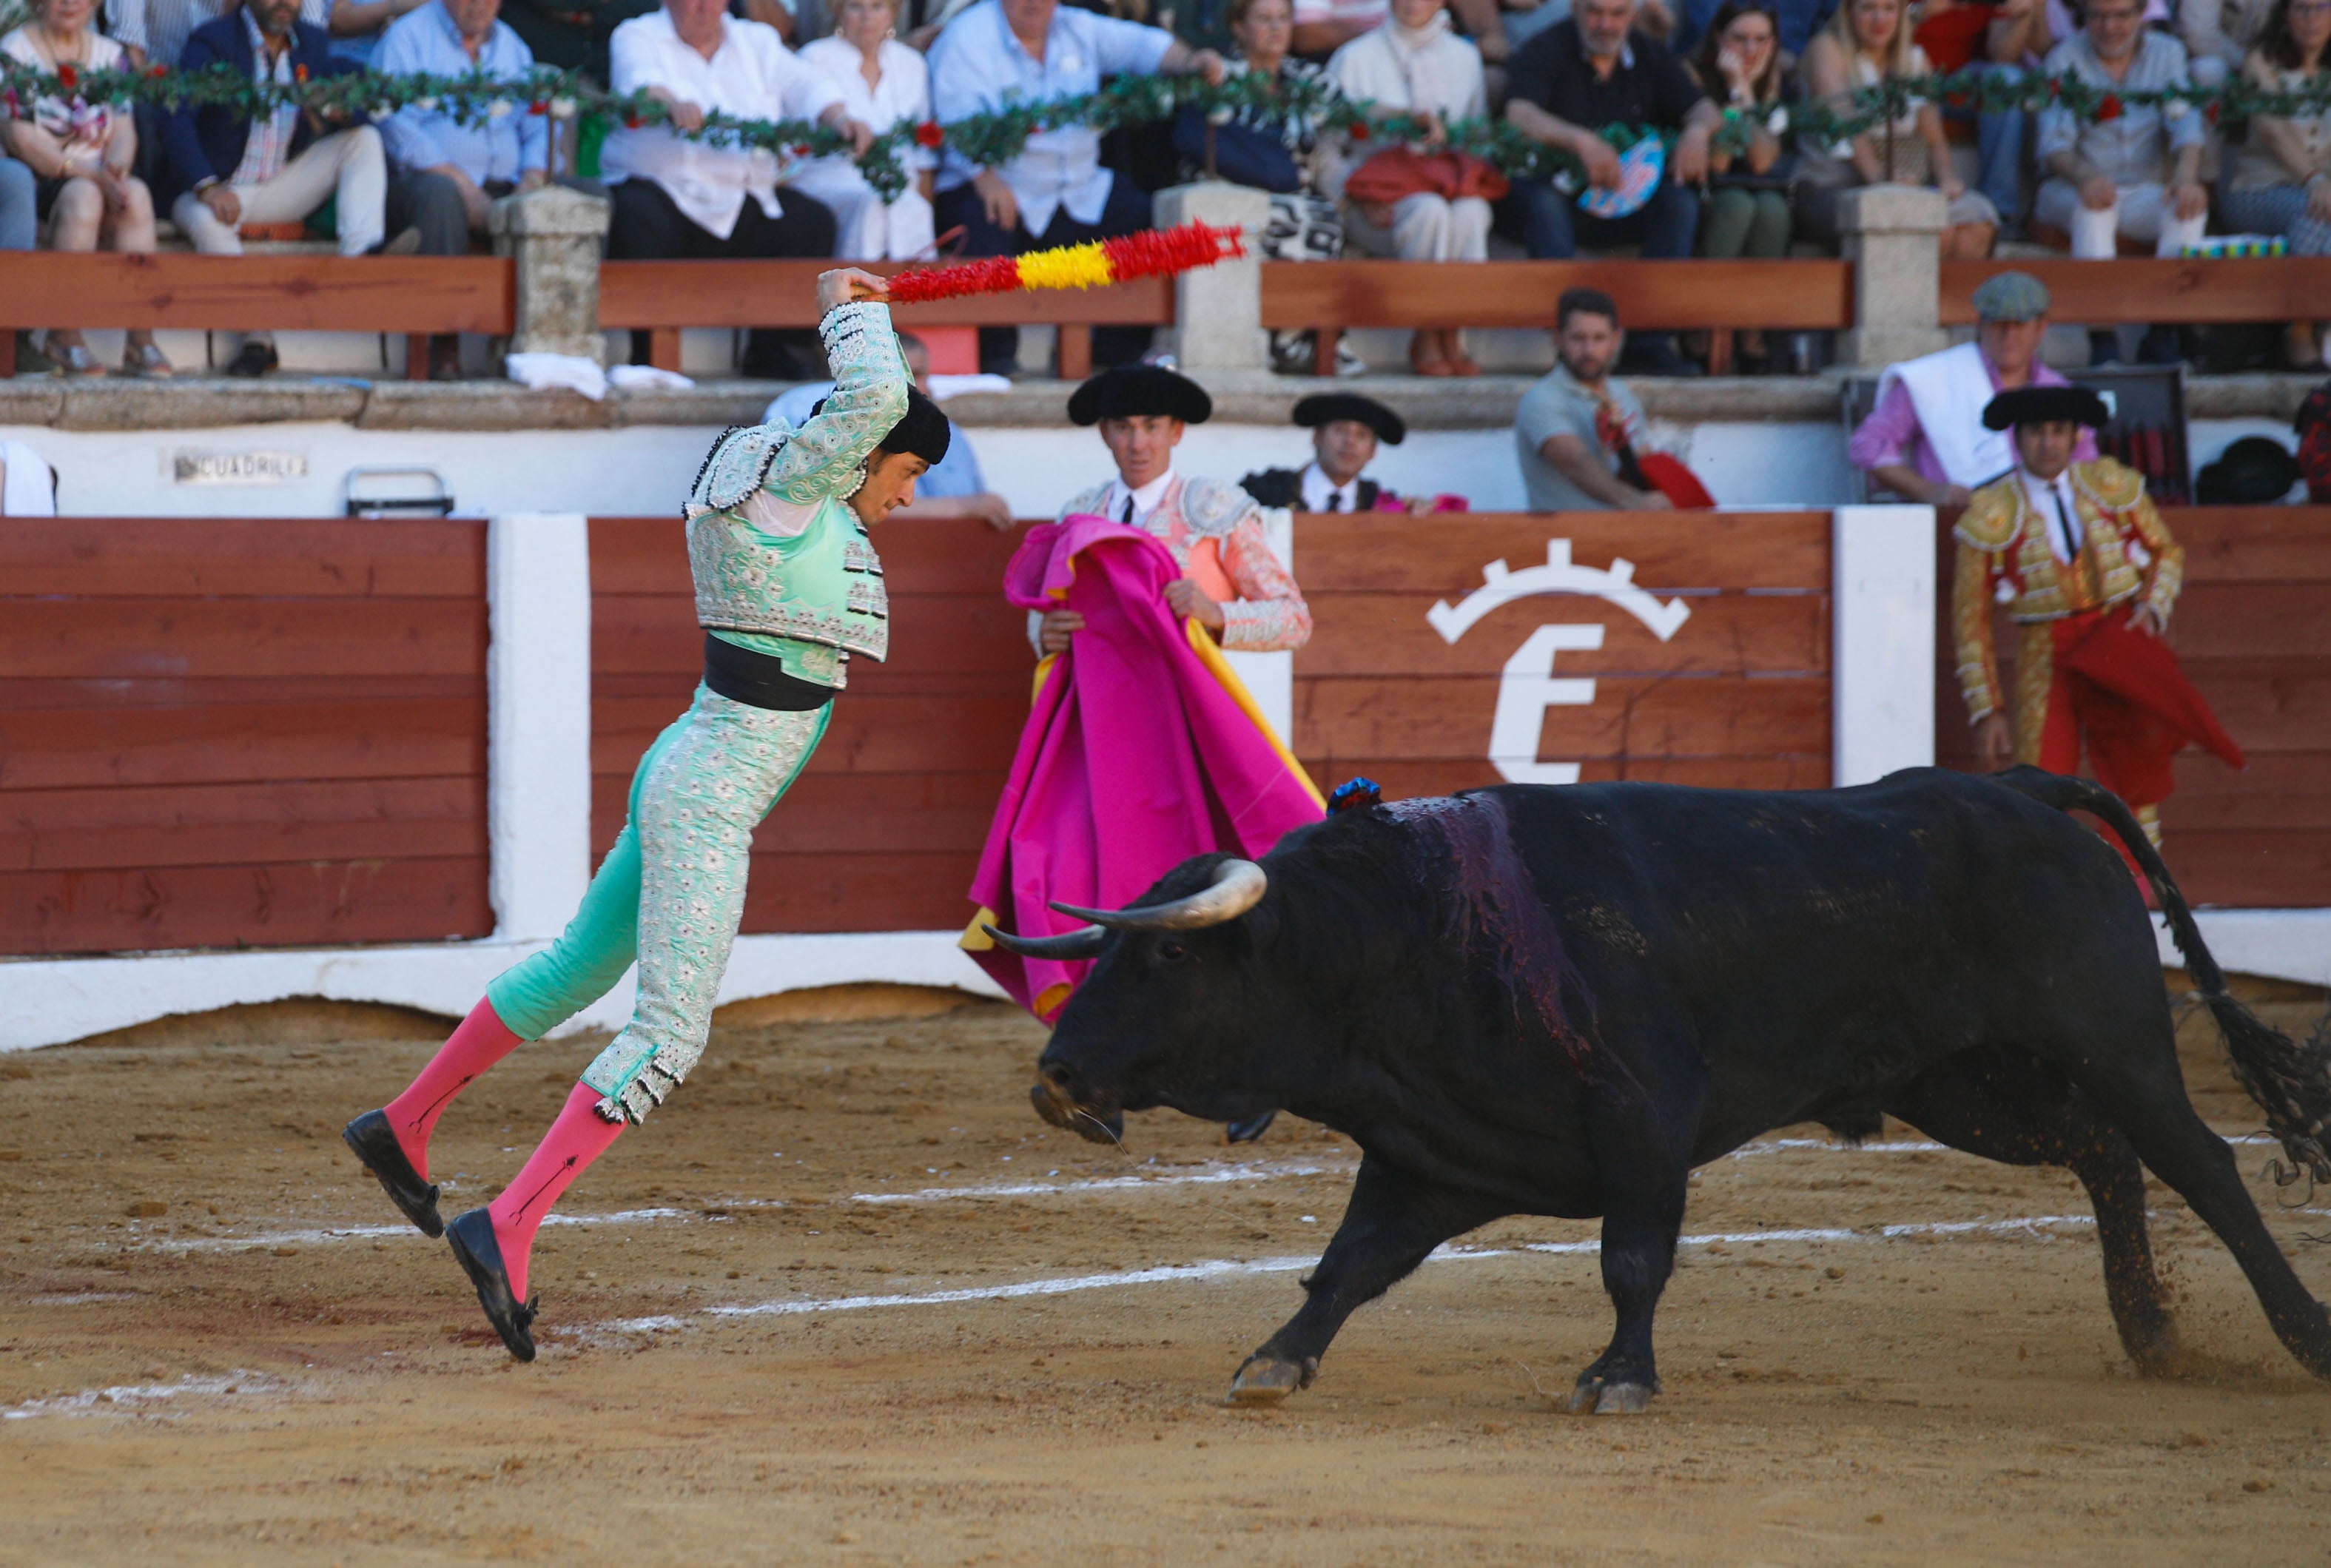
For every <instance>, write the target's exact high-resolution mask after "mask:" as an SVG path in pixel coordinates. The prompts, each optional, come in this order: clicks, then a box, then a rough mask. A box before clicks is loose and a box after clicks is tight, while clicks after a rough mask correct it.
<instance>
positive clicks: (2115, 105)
mask: <svg viewBox="0 0 2331 1568" xmlns="http://www.w3.org/2000/svg"><path fill="white" fill-rule="evenodd" d="M2119 118H2120V100H2119V99H2117V98H2116V97H2114V96H2113V95H2112V94H2111V93H2109V92H2107V93H2106V94H2105V97H2104V101H2103V102H2102V103H2099V104H2098V105H2097V120H2098V123H2099V124H2101V123H2102V122H2104V121H2106V120H2108V119H2119Z"/></svg>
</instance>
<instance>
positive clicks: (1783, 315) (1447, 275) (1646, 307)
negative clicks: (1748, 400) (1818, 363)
mask: <svg viewBox="0 0 2331 1568" xmlns="http://www.w3.org/2000/svg"><path fill="white" fill-rule="evenodd" d="M1565 289H1600V290H1603V292H1604V293H1607V294H1609V295H1610V296H1611V297H1612V299H1614V300H1616V301H1617V302H1618V306H1619V313H1620V315H1621V316H1622V318H1623V319H1624V321H1625V323H1626V325H1627V327H1628V328H1629V329H1630V330H1633V329H1636V328H1642V329H1646V330H1650V331H1659V332H1667V331H1676V330H1679V329H1705V330H1708V331H1712V332H1714V333H1716V334H1717V338H1716V345H1715V352H1716V354H1717V363H1712V364H1710V366H1708V368H1709V369H1710V370H1711V371H1715V372H1717V373H1718V374H1721V372H1722V371H1723V370H1724V369H1727V368H1729V364H1730V357H1731V347H1732V340H1731V336H1730V330H1729V329H1731V328H1776V329H1779V330H1783V331H1801V330H1829V331H1834V330H1836V329H1838V328H1846V327H1851V326H1852V325H1853V268H1852V266H1851V264H1850V263H1847V262H1844V261H1653V262H1649V263H1645V262H1641V261H1471V262H1443V261H1266V262H1264V263H1263V266H1262V324H1263V325H1264V326H1265V327H1267V328H1272V329H1273V330H1276V331H1299V330H1304V329H1316V330H1317V331H1318V335H1319V349H1318V360H1317V362H1316V363H1315V365H1314V366H1313V368H1314V370H1315V371H1316V372H1317V373H1318V374H1320V375H1331V374H1333V372H1334V368H1335V363H1336V341H1337V338H1339V337H1342V335H1343V333H1344V331H1345V330H1346V329H1347V328H1353V327H1401V328H1436V327H1535V328H1552V327H1553V325H1554V311H1555V305H1556V301H1558V300H1559V299H1561V298H1562V293H1563V290H1565Z"/></svg>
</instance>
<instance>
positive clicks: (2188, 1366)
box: [2125, 1323, 2198, 1378]
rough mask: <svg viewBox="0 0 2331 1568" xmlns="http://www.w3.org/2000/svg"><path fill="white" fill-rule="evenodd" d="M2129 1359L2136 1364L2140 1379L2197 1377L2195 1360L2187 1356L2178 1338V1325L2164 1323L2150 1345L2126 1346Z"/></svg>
mask: <svg viewBox="0 0 2331 1568" xmlns="http://www.w3.org/2000/svg"><path fill="white" fill-rule="evenodd" d="M2125 1348H2126V1349H2127V1351H2128V1358H2129V1360H2130V1361H2131V1362H2133V1363H2135V1364H2136V1375H2137V1376H2139V1377H2158V1378H2183V1377H2192V1376H2193V1375H2195V1373H2196V1372H2197V1370H2198V1369H2197V1367H2196V1365H2195V1363H2194V1358H2193V1356H2191V1355H2189V1354H2186V1350H2185V1346H2184V1345H2183V1344H2182V1343H2180V1342H2179V1340H2178V1337H2177V1325H2176V1324H2174V1323H2164V1324H2163V1325H2162V1326H2161V1331H2160V1332H2159V1333H2158V1334H2156V1335H2154V1336H2153V1339H2152V1341H2151V1342H2150V1343H2148V1344H2145V1345H2126V1346H2125Z"/></svg>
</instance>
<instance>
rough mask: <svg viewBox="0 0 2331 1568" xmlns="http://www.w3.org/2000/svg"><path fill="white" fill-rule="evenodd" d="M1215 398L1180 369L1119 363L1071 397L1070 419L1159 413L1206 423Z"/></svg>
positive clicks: (1095, 421)
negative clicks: (1208, 394)
mask: <svg viewBox="0 0 2331 1568" xmlns="http://www.w3.org/2000/svg"><path fill="white" fill-rule="evenodd" d="M1213 413H1214V400H1213V398H1211V397H1209V396H1207V395H1206V389H1205V388H1204V387H1203V386H1200V385H1198V384H1197V383H1196V382H1194V381H1193V380H1191V379H1190V378H1189V377H1188V376H1186V375H1183V374H1181V372H1179V371H1175V370H1168V369H1166V367H1165V366H1162V365H1119V366H1115V367H1113V368H1111V369H1108V370H1104V371H1102V372H1101V373H1100V374H1099V375H1096V376H1094V377H1092V378H1091V379H1090V380H1089V381H1087V382H1086V383H1085V384H1084V385H1081V386H1080V387H1078V388H1077V389H1076V391H1075V392H1073V393H1071V394H1070V396H1069V418H1070V422H1071V423H1077V424H1099V423H1100V422H1101V421H1102V420H1104V419H1139V418H1141V417H1143V416H1144V415H1156V416H1160V417H1163V418H1166V419H1178V420H1180V421H1181V422H1182V423H1185V424H1204V423H1205V422H1206V421H1207V420H1209V419H1211V418H1213Z"/></svg>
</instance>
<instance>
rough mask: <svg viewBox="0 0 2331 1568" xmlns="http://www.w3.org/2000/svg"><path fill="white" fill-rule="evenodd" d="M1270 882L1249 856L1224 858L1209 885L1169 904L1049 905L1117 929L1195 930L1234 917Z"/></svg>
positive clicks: (1254, 901) (1257, 898)
mask: <svg viewBox="0 0 2331 1568" xmlns="http://www.w3.org/2000/svg"><path fill="white" fill-rule="evenodd" d="M1269 888H1270V878H1269V877H1268V876H1267V875H1265V874H1264V871H1263V869H1262V868H1261V866H1258V865H1256V864H1255V863H1254V862H1253V861H1252V860H1224V861H1223V863H1222V866H1221V868H1220V869H1219V870H1216V871H1215V872H1214V881H1213V886H1212V887H1210V888H1207V889H1204V890H1203V891H1201V892H1196V893H1193V894H1191V895H1190V896H1189V897H1188V898H1176V899H1175V900H1174V901H1173V902H1172V903H1170V904H1152V905H1150V906H1149V907H1148V908H1146V909H1080V908H1077V907H1076V906H1075V905H1074V904H1055V905H1053V906H1052V908H1055V909H1058V910H1059V911H1060V912H1061V914H1063V915H1073V916H1075V917H1077V918H1078V919H1080V920H1090V921H1092V922H1093V923H1094V924H1095V925H1098V926H1108V927H1115V928H1116V929H1117V930H1119V931H1195V930H1198V929H1199V928H1201V927H1206V926H1219V925H1221V924H1222V923H1223V921H1225V920H1235V919H1237V918H1238V917H1240V916H1242V915H1243V914H1245V913H1246V912H1247V911H1248V910H1249V909H1251V908H1254V907H1255V906H1256V905H1257V904H1260V903H1261V902H1262V895H1263V893H1264V892H1265V891H1266V890H1267V889H1269Z"/></svg>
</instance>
